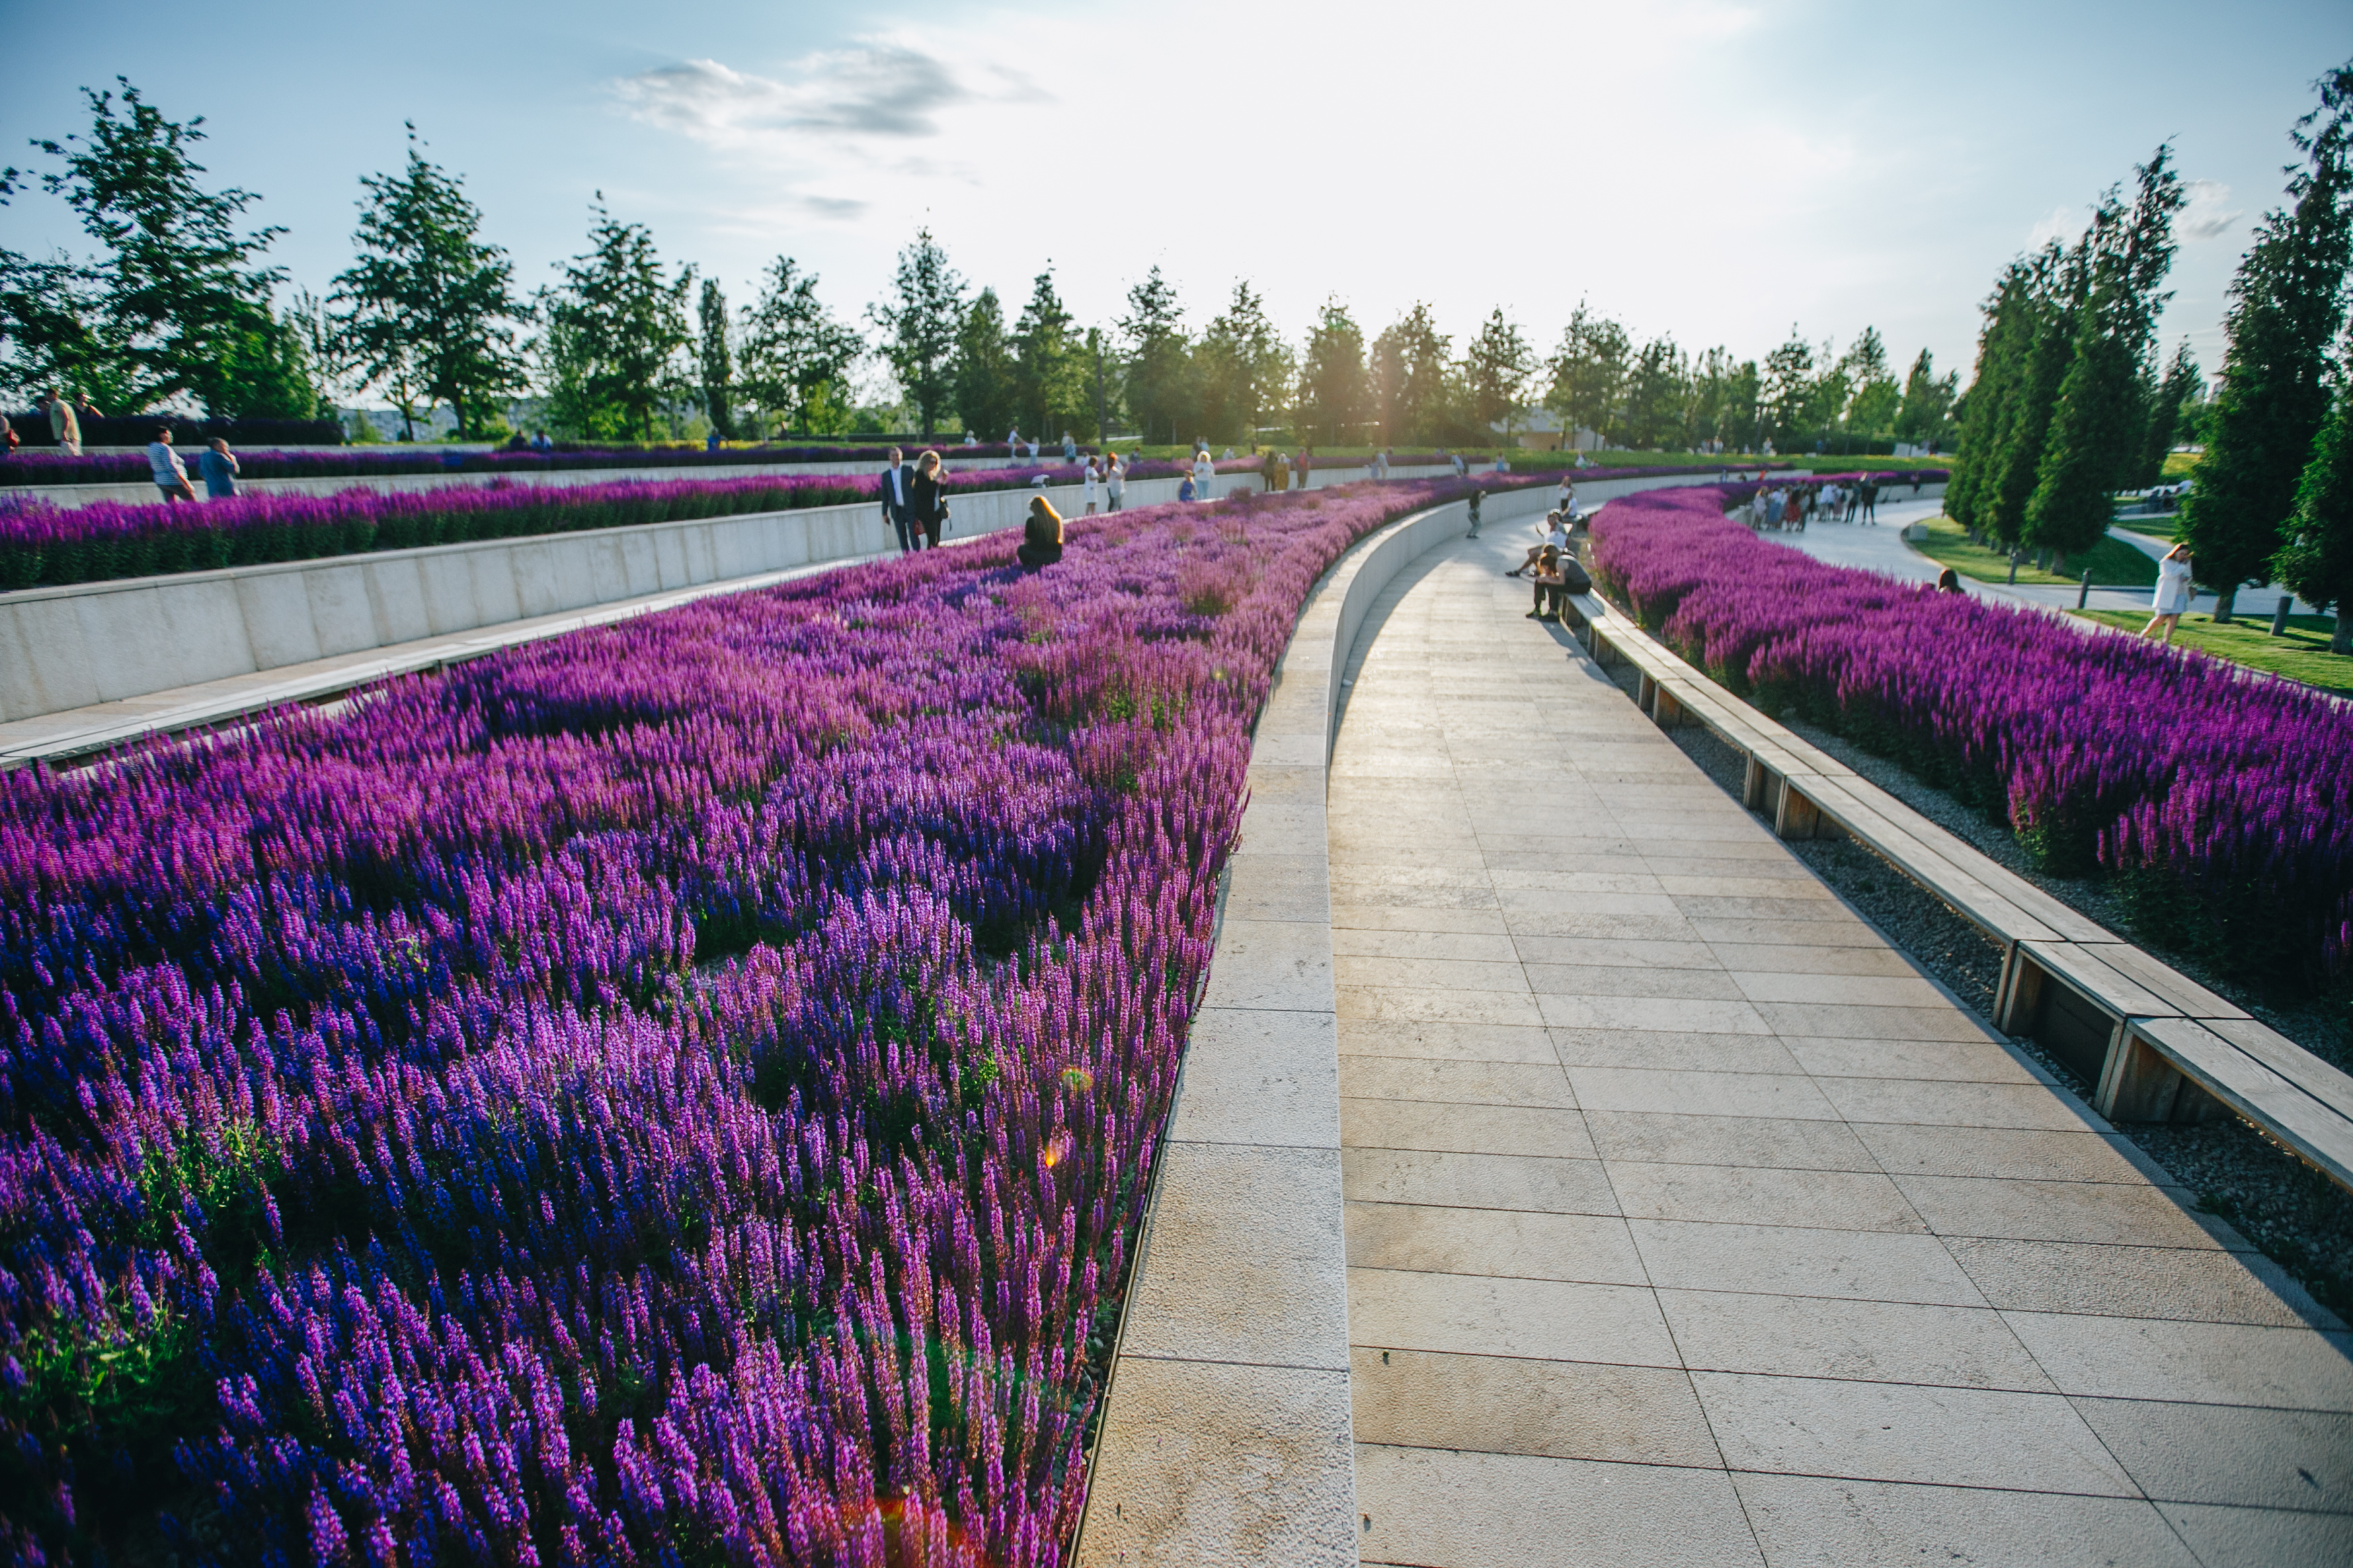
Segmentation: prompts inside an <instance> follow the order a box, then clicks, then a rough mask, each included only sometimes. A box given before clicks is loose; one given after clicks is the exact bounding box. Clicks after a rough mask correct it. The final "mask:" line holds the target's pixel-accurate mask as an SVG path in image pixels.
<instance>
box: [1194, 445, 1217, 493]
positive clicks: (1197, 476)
mask: <svg viewBox="0 0 2353 1568" xmlns="http://www.w3.org/2000/svg"><path fill="white" fill-rule="evenodd" d="M1217 477H1218V465H1217V463H1216V461H1215V460H1214V459H1212V458H1210V456H1209V449H1208V447H1200V448H1198V450H1196V451H1195V452H1194V454H1193V493H1194V494H1195V495H1198V496H1199V497H1200V498H1201V499H1202V500H1208V499H1209V481H1210V480H1211V479H1216V478H1217Z"/></svg>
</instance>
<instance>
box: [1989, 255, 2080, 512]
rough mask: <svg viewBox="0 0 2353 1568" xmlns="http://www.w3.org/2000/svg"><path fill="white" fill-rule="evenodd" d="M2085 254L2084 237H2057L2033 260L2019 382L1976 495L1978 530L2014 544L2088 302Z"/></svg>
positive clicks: (1995, 436)
mask: <svg viewBox="0 0 2353 1568" xmlns="http://www.w3.org/2000/svg"><path fill="white" fill-rule="evenodd" d="M2085 256H2086V252H2085V249H2084V245H2083V244H2082V243H2081V242H2078V243H2077V244H2076V246H2075V247H2073V249H2068V250H2062V249H2061V248H2060V247H2058V246H2057V245H2056V244H2055V243H2054V244H2052V245H2051V246H2049V247H2045V248H2044V249H2043V251H2042V253H2041V254H2040V255H2039V256H2037V257H2035V258H2033V261H2032V263H2031V281H2030V287H2029V288H2028V290H2027V293H2026V312H2025V326H2024V331H2023V334H2022V336H2023V345H2022V346H2023V349H2024V354H2023V360H2022V363H2021V366H2020V371H2019V376H2018V383H2017V385H2016V387H2015V389H2014V390H2013V393H2012V395H2010V397H2009V398H2008V399H2007V400H2006V401H2005V403H2004V405H2003V408H2002V419H2001V424H2000V426H1999V427H1997V428H1996V429H1995V431H1994V433H1993V447H1992V450H1991V451H1990V452H1989V454H1988V458H1987V469H1986V472H1985V474H1984V476H1983V477H1982V479H1981V488H1980V489H1978V492H1977V494H1976V496H1975V498H1974V500H1973V503H1972V504H1973V505H1975V506H1976V508H1977V509H1978V522H1977V524H1976V526H1977V528H1978V531H1980V532H1983V533H1986V534H1989V535H1991V536H1992V537H1993V538H1994V539H1995V540H1996V541H1998V542H2000V543H2001V544H2004V545H2007V546H2010V547H2011V548H2013V549H2014V548H2016V547H2018V546H2019V545H2021V544H2022V543H2024V542H2025V540H2026V503H2027V501H2028V500H2030V499H2031V497H2032V496H2033V494H2034V480H2035V476H2036V474H2037V473H2038V472H2039V471H2040V469H2041V467H2042V447H2043V443H2044V441H2045V439H2046V438H2047V437H2048V436H2049V435H2050V431H2051V411H2052V408H2053V407H2054V406H2055V405H2057V403H2058V401H2059V387H2060V384H2061V383H2062V382H2063V381H2064V380H2065V379H2066V376H2067V367H2068V365H2069V364H2070V363H2072V362H2073V358H2074V351H2075V338H2074V333H2073V323H2074V319H2075V312H2076V311H2077V310H2081V309H2082V308H2083V303H2084V272H2085V266H2084V262H2085Z"/></svg>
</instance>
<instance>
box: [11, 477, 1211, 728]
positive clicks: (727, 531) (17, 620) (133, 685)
mask: <svg viewBox="0 0 2353 1568" xmlns="http://www.w3.org/2000/svg"><path fill="white" fill-rule="evenodd" d="M1176 485H1177V481H1176V480H1175V479H1140V480H1136V481H1134V482H1132V483H1130V484H1129V485H1128V486H1127V504H1128V505H1129V506H1131V507H1135V506H1149V505H1153V504H1155V503H1156V502H1160V501H1166V500H1175V499H1176ZM1256 487H1257V479H1256V477H1255V476H1253V475H1247V474H1240V475H1223V476H1220V477H1219V480H1218V482H1217V483H1216V484H1214V485H1213V486H1211V487H1210V489H1211V492H1212V496H1213V497H1215V496H1222V495H1226V494H1229V493H1230V492H1231V491H1233V490H1235V489H1255V488H1256ZM1038 493H1039V491H1037V490H1034V489H1005V490H982V491H976V492H971V493H967V494H964V495H956V496H951V497H950V498H949V513H950V520H951V528H952V530H953V531H952V532H951V533H950V535H949V537H950V539H952V540H954V539H968V538H970V537H972V536H974V535H975V534H979V533H988V532H993V531H997V530H998V529H1004V528H1012V527H1015V526H1018V524H1019V522H1020V521H1021V520H1022V518H1023V517H1024V516H1025V515H1027V513H1028V510H1029V498H1030V497H1031V496H1032V495H1034V494H1038ZM1043 493H1044V494H1046V495H1047V496H1048V497H1050V498H1051V500H1053V502H1054V505H1055V506H1056V508H1057V509H1058V510H1060V511H1062V512H1063V513H1064V514H1065V515H1071V514H1073V513H1076V512H1078V511H1079V510H1082V508H1083V506H1084V504H1085V502H1084V500H1083V499H1082V497H1083V493H1084V492H1083V491H1082V489H1081V488H1080V487H1078V486H1075V485H1062V486H1052V487H1049V488H1047V489H1045V491H1044V492H1043ZM895 542H896V540H895V535H893V534H892V531H891V529H890V527H889V525H888V524H886V523H885V522H883V521H882V520H881V513H880V510H879V509H878V507H877V506H876V505H875V503H874V502H872V501H859V502H855V503H853V504H850V505H847V506H832V507H810V508H807V509H805V510H797V511H771V512H753V513H747V514H744V515H743V516H738V517H720V518H702V519H697V520H694V521H685V522H664V523H653V524H649V525H646V526H643V527H637V528H608V529H597V530H594V531H586V532H581V533H554V534H536V535H533V536H530V537H527V538H522V539H497V540H483V541H480V542H475V543H471V544H444V545H432V546H427V547H426V548H423V549H418V550H386V551H376V552H368V553H365V554H359V555H339V556H330V557H327V558H325V559H323V560H317V561H290V562H280V563H272V564H269V565H266V566H237V567H230V568H227V569H226V570H223V571H217V572H188V573H180V574H174V575H171V576H164V577H134V578H124V579H120V580H117V581H114V582H108V583H84V584H72V585H70V586H66V587H58V588H29V589H25V590H22V591H20V592H17V593H13V594H0V721H11V720H16V719H29V718H34V717H37V716H39V715H42V714H47V713H55V712H58V711H61V710H66V709H69V708H81V707H87V706H88V705H90V704H91V703H94V702H109V701H113V700H118V699H121V698H126V697H140V696H144V695H147V694H148V693H151V692H156V691H164V690H168V689H172V688H174V687H181V686H190V685H194V684H195V683H197V682H200V681H206V680H218V679H224V678H226V677H229V676H236V675H248V674H253V673H256V672H258V671H261V670H268V669H276V668H282V667H284V666H287V665H292V664H301V663H305V662H307V661H309V660H311V659H317V658H331V657H332V656H335V655H338V654H347V653H358V652H363V651H365V650H367V649H371V648H377V647H390V646H392V645H394V644H396V643H403V642H409V641H413V640H415V639H417V638H420V637H437V636H443V635H447V634H448V633H452V632H461V631H470V630H472V629H474V628H476V627H480V626H496V625H499V624H501V623H502V622H506V621H514V620H522V619H523V618H526V617H528V616H545V615H554V614H557V613H559V612H562V611H565V610H575V609H582V608H586V607H588V606H590V605H601V604H609V603H612V602H613V601H615V600H619V599H627V598H633V597H635V596H637V595H641V594H651V593H658V592H660V591H661V590H664V589H668V588H679V587H686V586H690V585H692V584H702V583H712V582H721V581H724V580H726V579H729V578H733V577H750V576H754V575H757V574H761V573H765V572H776V571H781V570H785V569H786V568H790V567H795V566H803V565H811V564H817V563H823V562H827V561H840V560H847V559H849V558H850V557H853V556H858V555H865V554H871V553H872V552H875V551H878V550H885V549H889V548H892V546H893V545H894V544H895Z"/></svg>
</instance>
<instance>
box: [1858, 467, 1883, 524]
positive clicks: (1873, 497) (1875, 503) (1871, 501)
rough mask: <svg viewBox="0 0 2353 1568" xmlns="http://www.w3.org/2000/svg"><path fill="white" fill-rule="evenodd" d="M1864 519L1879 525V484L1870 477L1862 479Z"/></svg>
mask: <svg viewBox="0 0 2353 1568" xmlns="http://www.w3.org/2000/svg"><path fill="white" fill-rule="evenodd" d="M1862 521H1865V522H1867V523H1869V524H1871V525H1872V526H1873V528H1876V527H1878V526H1879V486H1878V485H1876V484H1875V483H1873V481H1871V480H1870V479H1865V480H1863V481H1862Z"/></svg>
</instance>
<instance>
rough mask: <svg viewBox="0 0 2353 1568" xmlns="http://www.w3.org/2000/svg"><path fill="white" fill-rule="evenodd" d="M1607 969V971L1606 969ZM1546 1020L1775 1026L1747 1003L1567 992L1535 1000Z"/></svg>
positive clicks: (1629, 1025) (1577, 1024)
mask: <svg viewBox="0 0 2353 1568" xmlns="http://www.w3.org/2000/svg"><path fill="white" fill-rule="evenodd" d="M1605 973H1607V972H1605ZM1535 1000H1536V1003H1537V1005H1538V1006H1539V1007H1540V1008H1541V1010H1542V1016H1543V1019H1544V1021H1545V1022H1546V1024H1549V1025H1551V1026H1554V1027H1556V1028H1563V1029H1668V1030H1673V1031H1675V1032H1677V1033H1682V1032H1684V1031H1693V1030H1695V1031H1697V1032H1699V1033H1702V1034H1719V1035H1769V1034H1771V1033H1772V1032H1773V1028H1772V1026H1771V1025H1769V1024H1767V1022H1766V1021H1765V1020H1764V1018H1762V1017H1760V1016H1758V1014H1757V1009H1756V1008H1755V1007H1753V1006H1751V1005H1749V1004H1748V1003H1746V1002H1708V1001H1701V1000H1696V999H1694V998H1690V997H1683V996H1612V995H1608V994H1588V995H1582V996H1564V995H1559V994H1552V993H1544V994H1538V995H1537V997H1536V998H1535Z"/></svg>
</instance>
